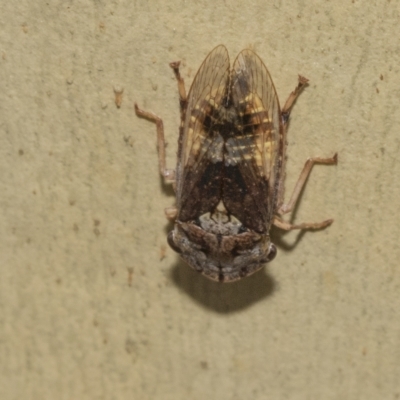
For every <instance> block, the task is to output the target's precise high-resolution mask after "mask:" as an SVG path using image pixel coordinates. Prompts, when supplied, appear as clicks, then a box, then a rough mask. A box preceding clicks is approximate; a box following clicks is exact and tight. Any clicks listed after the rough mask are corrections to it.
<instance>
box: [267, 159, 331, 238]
mask: <svg viewBox="0 0 400 400" xmlns="http://www.w3.org/2000/svg"><path fill="white" fill-rule="evenodd" d="M337 160H338V155H337V153H335V154H334V156H333V157H331V158H321V157H314V158H309V159H308V160H307V161H306V163H305V164H304V167H303V170H302V171H301V174H300V177H299V179H298V180H297V183H296V185H295V187H294V190H293V193H292V196H291V197H290V200H289V202H288V203H286V204H285V203H284V204H282V205H281V206H280V207H279V208H278V210H277V214H279V215H284V214H287V213H289V212H291V211H292V210H293V208H294V207H295V206H296V203H297V201H298V199H299V196H300V193H301V191H302V189H303V187H304V184H305V183H306V181H307V178H308V176H309V175H310V172H311V169H312V167H313V165H314V164H315V163H318V164H328V165H336V164H337ZM332 222H333V219H328V220H326V221H322V222H316V223H315V222H306V223H302V224H290V223H289V222H286V221H283V220H282V219H281V218H279V217H277V216H276V217H274V220H273V224H274V225H275V226H277V227H278V228H281V229H284V230H291V229H321V228H325V227H327V226H329V225H330V224H331V223H332Z"/></svg>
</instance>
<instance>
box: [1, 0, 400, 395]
mask: <svg viewBox="0 0 400 400" xmlns="http://www.w3.org/2000/svg"><path fill="white" fill-rule="evenodd" d="M399 13H400V3H399V2H397V1H393V0H392V1H386V0H376V1H362V0H353V1H350V0H347V1H343V0H340V1H336V2H333V1H331V2H327V1H324V0H315V1H313V2H306V1H302V0H295V1H288V2H283V1H278V0H276V1H266V0H254V1H250V2H243V1H237V0H235V1H229V0H226V1H214V2H206V1H204V0H200V1H196V2H190V1H178V0H169V1H165V2H161V1H160V2H159V3H157V2H156V1H144V0H143V1H126V0H125V1H124V0H121V1H113V2H102V1H80V2H72V1H59V2H56V1H49V2H45V1H36V2H32V1H27V0H23V1H19V2H2V4H1V5H0V15H1V20H2V22H1V28H0V66H1V67H0V82H1V83H0V87H1V90H0V171H1V179H0V204H1V209H0V262H1V265H0V390H1V399H2V400H8V399H24V400H28V399H138V400H143V399H162V400H181V399H182V400H183V399H185V400H187V399H191V400H192V399H194V400H197V399H198V400H204V399H216V400H222V399H224V400H225V399H240V400H242V399H252V400H258V399H274V400H276V399H278V400H279V399H296V400H297V399H324V400H325V399H332V400H333V399H355V400H359V399H374V400H375V399H396V398H399V396H400V383H399V376H400V318H399V307H400V274H399V273H398V270H399V264H398V262H399V260H400V251H399V246H398V237H399V226H400V217H399V212H398V203H399V196H400V178H399V177H400V161H399V159H400V157H399V154H400V152H399V143H400V140H399V137H400V113H399V111H398V110H399V97H400V85H399V83H400V68H399V65H400V46H399V34H398V33H399ZM219 43H224V44H225V45H226V46H227V48H228V49H229V51H230V53H231V56H232V58H233V57H234V56H235V55H236V54H237V53H238V52H239V51H240V50H241V49H243V48H246V47H249V46H250V47H252V48H254V49H255V50H256V51H257V53H258V54H259V55H260V56H261V58H262V59H263V60H264V61H265V63H266V65H267V66H268V68H269V70H270V72H271V74H272V77H273V79H274V82H275V85H276V88H277V91H278V93H279V95H280V98H281V102H283V101H284V100H285V99H286V97H287V95H288V94H289V92H290V91H291V90H292V89H293V88H294V85H295V84H296V80H297V74H298V73H301V74H304V75H305V76H307V77H308V78H309V79H310V85H309V87H308V88H307V89H306V90H305V91H304V93H303V94H302V95H301V97H300V99H299V101H298V102H297V104H296V107H295V109H294V111H293V113H292V120H291V125H290V129H289V142H290V146H289V149H288V155H289V161H288V170H287V173H288V178H287V182H286V186H287V188H288V192H289V193H290V190H291V188H292V187H293V185H294V182H295V181H296V179H297V177H298V174H299V172H300V170H301V168H302V166H303V162H304V161H305V159H306V158H307V157H308V156H313V155H320V156H330V155H332V154H333V153H334V152H335V151H338V153H339V165H338V166H337V167H330V166H317V167H315V168H314V170H313V172H312V175H311V177H310V179H309V182H308V185H307V187H306V190H305V191H304V195H303V197H302V200H301V202H300V204H299V207H298V208H297V213H296V215H295V221H297V222H301V221H319V220H322V219H325V218H329V217H333V218H335V222H334V224H333V225H332V226H331V227H330V228H328V229H326V230H324V231H320V232H314V233H312V232H309V233H305V234H304V235H298V233H296V232H291V233H289V234H285V235H283V234H281V233H280V232H276V233H275V234H274V235H273V237H274V239H275V241H276V243H277V245H278V256H277V258H276V259H275V260H274V261H273V262H272V263H271V264H270V265H268V267H267V268H266V269H265V270H263V271H261V272H259V273H258V274H256V275H254V276H252V277H250V278H248V279H246V280H243V281H241V282H238V283H235V284H232V285H225V286H224V285H218V284H214V283H212V282H208V281H206V280H205V279H204V278H202V277H201V276H199V275H197V274H195V273H194V272H192V271H191V270H190V269H189V268H188V267H187V266H186V265H184V264H183V263H182V262H180V261H179V259H178V257H177V255H175V254H174V253H173V252H172V250H170V249H169V248H168V247H167V246H166V233H167V231H168V230H169V229H170V228H171V226H170V225H168V223H167V221H166V220H165V218H164V214H163V209H164V208H165V207H167V206H169V205H171V204H173V201H174V199H173V195H172V190H171V189H170V188H168V187H167V186H163V185H162V183H161V179H160V177H159V174H158V167H157V154H156V141H155V138H156V135H155V127H154V125H153V124H151V123H150V122H148V121H146V120H143V119H138V118H137V117H136V116H135V114H134V112H133V107H132V106H133V102H134V101H138V102H139V103H140V104H141V105H142V106H143V107H145V108H147V109H150V110H153V111H155V112H157V113H158V114H159V115H160V116H162V117H163V118H164V123H165V127H166V135H167V140H168V142H169V146H168V148H167V150H168V161H169V164H170V166H173V164H174V154H175V151H176V140H177V127H178V124H179V110H178V103H177V101H178V98H177V90H176V82H175V80H174V77H173V74H172V72H171V70H170V69H169V67H168V62H169V61H173V60H178V59H181V60H182V61H183V65H184V67H183V69H182V73H183V76H184V78H185V80H186V83H187V84H188V85H189V84H190V82H191V80H192V79H193V76H194V73H195V71H196V69H197V68H198V66H199V65H200V63H201V61H202V60H203V59H204V57H205V56H206V54H207V53H208V52H209V51H210V50H211V49H212V48H213V47H214V46H215V45H217V44H219ZM118 88H123V89H124V92H123V97H122V103H121V107H120V108H119V109H118V108H117V107H116V105H115V95H114V89H118ZM298 239H299V240H298ZM297 240H298V241H297Z"/></svg>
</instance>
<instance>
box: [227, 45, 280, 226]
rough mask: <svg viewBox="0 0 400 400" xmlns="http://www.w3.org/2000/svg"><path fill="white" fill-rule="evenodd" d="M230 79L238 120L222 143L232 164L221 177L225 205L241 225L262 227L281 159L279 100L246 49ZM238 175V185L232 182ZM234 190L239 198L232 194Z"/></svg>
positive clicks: (271, 205) (269, 215)
mask: <svg viewBox="0 0 400 400" xmlns="http://www.w3.org/2000/svg"><path fill="white" fill-rule="evenodd" d="M231 79H232V81H231V92H232V102H233V104H234V107H235V109H236V111H237V114H238V119H239V121H240V122H239V129H238V132H237V133H236V135H234V136H233V137H232V138H231V139H228V140H227V143H226V148H227V153H228V155H229V157H230V160H229V159H228V160H227V163H228V164H229V163H230V164H231V165H235V163H236V164H237V168H236V169H234V168H233V169H232V174H236V175H235V176H232V177H231V178H230V177H229V173H228V174H227V176H226V183H225V184H224V191H225V194H224V203H225V204H226V206H227V207H228V209H229V211H230V212H231V213H233V214H235V215H236V216H237V217H238V218H239V219H240V220H241V221H242V222H243V223H244V224H245V225H246V226H248V227H250V228H252V229H255V230H257V231H265V230H268V229H269V225H270V223H271V218H272V214H273V212H274V207H275V202H276V193H277V185H278V183H279V172H280V164H281V161H282V157H283V126H282V123H281V112H280V107H279V100H278V96H277V94H276V90H275V87H274V84H273V82H272V79H271V76H270V74H269V72H268V70H267V68H266V67H265V65H264V63H263V62H262V61H261V59H260V58H259V57H258V56H257V55H256V54H255V53H254V52H252V51H251V50H243V51H242V52H241V53H240V54H239V55H238V56H237V58H236V60H235V62H234V64H233V70H232V78H231ZM238 175H240V178H241V181H242V182H243V183H242V187H239V186H238V185H235V182H239V181H240V180H239V177H238ZM238 191H239V193H243V195H242V199H239V198H238V194H235V193H237V192H238ZM240 204H241V205H240ZM238 205H240V206H238ZM257 221H258V222H257Z"/></svg>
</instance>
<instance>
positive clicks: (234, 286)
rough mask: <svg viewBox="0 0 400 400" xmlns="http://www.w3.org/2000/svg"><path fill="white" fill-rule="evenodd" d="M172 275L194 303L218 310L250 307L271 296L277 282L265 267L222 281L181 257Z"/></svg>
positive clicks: (220, 311)
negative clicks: (233, 280) (190, 264)
mask: <svg viewBox="0 0 400 400" xmlns="http://www.w3.org/2000/svg"><path fill="white" fill-rule="evenodd" d="M171 279H172V281H173V282H174V283H175V285H176V286H178V287H179V288H181V289H182V290H183V291H184V292H185V293H186V294H188V295H189V296H190V297H191V298H192V299H193V300H195V301H196V302H197V303H199V304H201V305H202V306H203V307H205V308H208V309H211V310H213V311H215V312H217V313H221V314H228V313H231V312H235V311H239V310H243V309H245V308H247V307H250V306H251V305H252V304H254V303H256V302H258V301H260V300H262V299H265V298H266V297H268V296H271V295H272V294H273V292H274V289H275V286H276V284H275V281H274V279H273V278H272V277H271V276H270V275H269V274H268V273H267V272H266V269H265V268H264V269H262V270H261V271H258V272H257V273H255V274H254V275H251V276H249V277H247V278H246V279H242V280H240V281H237V282H232V283H228V284H221V283H218V282H213V281H211V280H209V279H207V278H205V277H204V276H203V275H201V274H199V273H197V272H196V271H193V270H192V269H190V268H188V267H187V265H186V264H185V263H184V262H183V261H180V260H179V261H178V262H177V263H176V264H175V265H174V267H173V269H172V270H171Z"/></svg>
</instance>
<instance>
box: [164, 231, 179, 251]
mask: <svg viewBox="0 0 400 400" xmlns="http://www.w3.org/2000/svg"><path fill="white" fill-rule="evenodd" d="M167 241H168V244H169V246H170V247H171V249H172V250H174V251H176V252H177V253H181V249H180V248H179V247H178V246H177V245H176V244H175V242H174V232H173V231H171V232H170V233H168V236H167Z"/></svg>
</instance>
